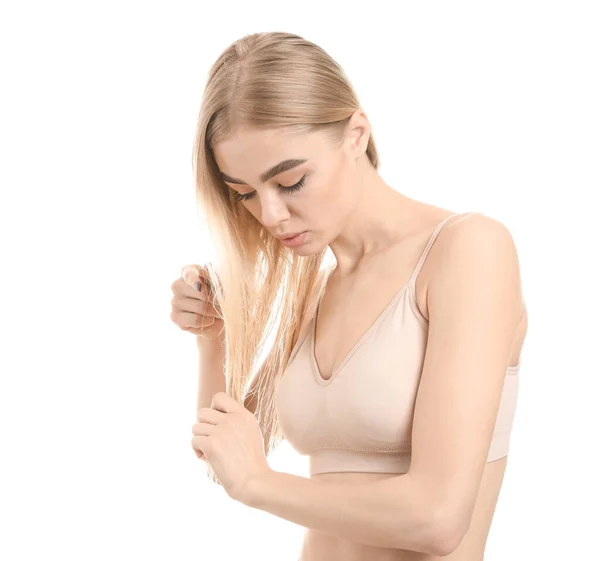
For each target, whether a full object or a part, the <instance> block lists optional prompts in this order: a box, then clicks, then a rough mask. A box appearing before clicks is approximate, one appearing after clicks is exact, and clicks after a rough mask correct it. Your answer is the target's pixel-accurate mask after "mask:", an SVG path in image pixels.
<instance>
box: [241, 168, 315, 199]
mask: <svg viewBox="0 0 600 561" xmlns="http://www.w3.org/2000/svg"><path fill="white" fill-rule="evenodd" d="M306 175H307V174H305V175H303V176H302V179H301V180H300V181H298V183H295V184H294V185H290V186H289V187H287V186H285V185H278V187H279V188H280V189H281V190H282V191H284V192H285V193H293V192H294V191H298V190H299V189H302V187H304V182H305V180H306ZM254 193H256V191H252V193H246V194H245V195H242V194H241V193H236V195H235V199H236V200H237V201H247V200H248V199H251V198H252V197H254Z"/></svg>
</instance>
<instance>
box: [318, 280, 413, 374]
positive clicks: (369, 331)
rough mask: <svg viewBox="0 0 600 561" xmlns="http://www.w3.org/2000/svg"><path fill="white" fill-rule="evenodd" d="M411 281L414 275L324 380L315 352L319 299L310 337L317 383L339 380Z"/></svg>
mask: <svg viewBox="0 0 600 561" xmlns="http://www.w3.org/2000/svg"><path fill="white" fill-rule="evenodd" d="M411 280H412V275H411V278H410V279H409V280H408V281H407V282H405V283H404V284H403V285H402V286H401V287H400V289H399V290H398V291H397V292H396V294H395V295H394V296H393V297H392V299H391V300H390V302H389V303H388V304H387V306H386V307H385V308H384V309H383V311H382V312H381V313H380V314H379V315H378V316H377V318H376V319H375V320H374V321H373V323H372V324H371V325H370V327H369V328H368V329H367V330H366V331H365V332H364V334H363V335H362V336H361V337H360V339H359V340H358V341H357V342H356V344H355V345H354V346H353V347H352V349H351V350H350V352H349V353H348V354H347V355H346V356H345V357H344V360H342V362H341V363H340V365H339V366H338V367H336V368H335V369H334V371H333V372H332V373H331V376H330V377H329V378H323V375H322V374H321V369H320V368H319V364H318V363H317V356H316V352H315V347H316V339H317V320H318V317H319V308H320V307H321V300H322V296H321V298H320V299H319V302H318V303H317V309H316V312H315V315H314V318H313V325H312V329H311V337H310V360H311V364H312V366H313V370H314V373H315V377H316V378H317V381H318V382H319V383H320V384H322V385H329V384H330V383H331V382H332V381H333V380H334V379H335V378H337V377H338V376H339V374H340V372H341V371H342V369H343V368H344V366H346V364H347V363H348V361H349V360H350V359H351V358H352V355H353V354H354V353H355V352H356V351H357V350H358V349H359V347H360V346H361V345H362V343H363V342H364V340H365V339H366V338H367V337H368V336H369V335H370V334H371V333H372V332H373V331H374V329H375V327H377V325H378V324H379V323H380V322H381V321H382V320H383V318H384V317H385V315H386V313H387V312H388V310H390V308H391V307H392V306H393V305H394V304H395V303H396V301H397V300H398V299H399V298H400V296H401V295H402V294H403V292H404V291H405V289H407V288H408V286H409V284H410V282H411ZM323 294H324V292H323Z"/></svg>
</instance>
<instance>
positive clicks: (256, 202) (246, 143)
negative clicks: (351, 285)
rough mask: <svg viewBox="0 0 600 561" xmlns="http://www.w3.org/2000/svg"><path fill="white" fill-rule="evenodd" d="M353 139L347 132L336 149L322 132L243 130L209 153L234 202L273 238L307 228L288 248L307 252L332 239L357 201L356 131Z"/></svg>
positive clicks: (314, 250) (357, 150)
mask: <svg viewBox="0 0 600 561" xmlns="http://www.w3.org/2000/svg"><path fill="white" fill-rule="evenodd" d="M351 122H352V121H351ZM347 131H352V129H351V127H349V128H347ZM355 138H356V137H355V135H353V134H347V136H346V139H345V140H344V144H343V145H342V146H340V147H338V148H335V147H333V146H332V145H331V144H330V141H329V140H328V139H327V137H326V136H325V133H323V132H321V131H319V132H316V133H312V134H310V135H290V134H289V133H287V134H286V133H282V132H281V131H274V130H257V129H243V130H239V131H238V132H237V133H236V134H235V136H234V137H233V138H232V139H230V140H227V141H223V142H221V143H219V144H217V145H216V146H215V148H214V156H215V160H216V162H217V166H218V167H219V170H220V171H221V174H222V178H223V181H225V183H226V185H227V186H228V187H229V188H230V189H232V190H233V191H235V197H236V199H238V200H239V201H240V202H239V204H242V205H244V206H245V207H246V209H247V210H248V211H249V212H250V213H251V214H252V215H253V216H254V217H255V218H256V220H258V221H259V222H260V223H261V224H262V225H263V226H264V227H265V228H266V229H267V230H268V231H269V232H270V233H271V234H272V235H273V236H277V237H279V236H285V237H287V236H290V235H292V234H298V233H301V232H306V234H305V235H304V236H303V240H302V244H301V245H299V246H295V247H293V249H294V251H295V252H297V253H299V254H302V255H310V254H314V253H317V252H319V251H321V250H322V249H323V248H324V247H325V246H327V245H328V244H329V243H330V242H331V240H333V239H335V237H336V236H337V234H338V233H339V232H340V231H341V230H342V228H343V226H344V224H345V223H346V220H347V218H348V216H349V215H350V214H351V213H352V211H353V210H354V206H355V204H356V201H357V200H358V192H359V191H358V189H359V177H358V173H357V171H356V166H357V161H356V160H357V158H358V157H359V155H360V154H364V149H363V150H362V151H361V150H360V148H357V146H356V144H357V142H359V141H360V143H361V144H363V141H362V140H361V139H360V135H358V139H357V140H355ZM365 145H366V143H365ZM286 162H288V163H286ZM279 164H281V166H279ZM274 166H275V168H274ZM269 172H270V173H269Z"/></svg>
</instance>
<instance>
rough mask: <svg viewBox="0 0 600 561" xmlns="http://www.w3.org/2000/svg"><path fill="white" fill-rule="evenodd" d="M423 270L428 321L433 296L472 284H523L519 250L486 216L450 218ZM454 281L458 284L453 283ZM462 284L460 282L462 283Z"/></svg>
mask: <svg viewBox="0 0 600 561" xmlns="http://www.w3.org/2000/svg"><path fill="white" fill-rule="evenodd" d="M426 265H427V267H424V269H426V270H424V273H425V274H424V275H423V277H424V279H423V280H424V286H423V292H422V299H421V298H420V299H419V300H420V303H422V304H421V305H424V308H425V309H426V313H427V315H426V317H427V318H428V317H429V312H430V309H429V308H430V306H431V305H432V294H437V295H438V297H439V296H440V293H442V294H443V297H449V295H448V294H447V293H446V292H447V291H448V290H451V288H450V287H451V286H454V287H455V288H456V287H457V286H462V287H466V286H470V285H471V284H472V283H477V282H485V283H486V284H488V285H489V284H490V283H492V282H507V281H508V282H510V283H511V284H513V286H517V285H519V284H520V272H519V261H518V255H517V248H516V245H515V242H514V239H513V236H512V234H511V232H510V230H509V229H508V227H507V226H506V225H505V224H504V223H502V222H501V221H500V220H497V219H495V218H492V217H490V216H487V215H485V214H483V213H480V212H478V213H475V214H470V215H466V216H465V215H463V216H459V217H456V218H451V219H450V220H449V221H448V223H446V224H445V225H444V226H443V228H442V229H441V231H440V233H439V235H438V237H437V239H436V240H435V243H434V244H433V246H432V248H431V252H430V255H429V257H428V259H427V261H426ZM452 279H455V280H456V282H450V281H451V280H452ZM459 281H460V282H459Z"/></svg>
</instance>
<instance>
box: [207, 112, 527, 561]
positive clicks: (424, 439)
mask: <svg viewBox="0 0 600 561" xmlns="http://www.w3.org/2000/svg"><path fill="white" fill-rule="evenodd" d="M369 134H370V125H369V122H368V120H367V118H366V115H365V114H364V112H363V111H360V110H359V111H356V112H355V113H354V114H353V116H352V118H351V120H350V122H349V124H348V127H347V134H346V138H345V140H344V143H343V145H342V146H341V147H339V148H335V147H332V146H331V145H329V144H328V141H327V139H326V137H325V136H323V135H322V134H320V133H315V134H313V135H309V136H297V135H286V134H282V133H281V132H275V131H258V130H249V129H245V130H239V131H238V132H237V134H236V135H235V137H234V138H232V139H230V140H228V141H226V142H222V143H220V144H218V145H217V146H215V150H214V154H215V159H216V162H217V165H218V167H219V169H220V170H221V172H223V173H224V174H226V175H227V176H228V177H229V178H237V179H239V180H241V182H238V183H233V182H226V184H227V185H228V186H229V188H231V189H233V190H235V191H236V192H237V194H238V195H246V196H248V197H247V199H246V200H243V201H240V204H243V205H244V206H245V207H246V208H247V209H248V211H249V212H250V213H252V215H253V216H254V217H255V218H256V219H257V220H259V221H260V222H261V223H262V224H263V225H264V226H265V227H266V228H267V229H268V230H269V231H270V232H271V233H272V234H274V235H278V234H284V233H296V232H302V231H305V230H308V236H307V238H306V243H305V244H304V245H302V246H300V247H298V248H295V249H294V251H295V252H296V253H298V254H300V255H311V254H313V253H315V252H318V251H321V250H322V249H323V248H324V247H325V246H326V245H329V246H330V248H331V250H332V251H333V253H334V255H335V258H336V262H337V265H336V269H335V272H334V273H333V274H332V276H331V277H330V279H329V281H328V284H327V289H326V292H325V294H324V297H323V300H322V302H321V309H320V313H319V325H318V328H317V333H318V334H319V335H320V336H318V337H317V344H316V346H315V354H316V358H317V362H318V364H319V365H320V368H321V370H322V372H324V373H328V372H331V371H333V370H335V368H336V366H337V365H338V364H339V363H340V361H342V360H343V359H344V357H345V356H346V354H347V352H348V351H349V350H350V349H351V348H352V347H353V345H354V343H356V341H357V340H358V339H359V338H360V335H361V334H362V333H364V332H365V331H366V330H367V328H368V327H369V325H370V324H371V323H372V321H373V319H374V318H375V317H377V314H378V313H379V312H380V311H381V310H382V309H383V308H384V307H385V304H386V303H387V302H389V300H390V299H391V297H392V296H393V295H394V294H395V291H396V290H397V289H398V287H399V286H401V285H402V283H403V282H406V280H408V276H409V275H410V273H411V271H412V269H413V267H414V266H415V264H416V261H417V259H418V256H419V254H420V252H421V251H422V250H423V248H424V245H425V243H426V241H427V239H428V238H429V235H430V234H431V232H432V231H433V228H434V227H435V226H436V225H437V224H438V223H439V222H441V220H443V219H444V218H445V217H446V216H449V215H450V214H453V213H452V212H450V211H448V210H445V209H440V208H438V207H435V206H433V205H429V204H426V203H422V202H419V201H416V200H414V199H410V198H409V197H406V196H404V195H402V194H401V193H399V192H397V191H396V190H394V189H392V188H391V187H390V186H388V185H387V184H386V183H385V182H384V181H383V180H382V178H381V177H380V176H379V174H378V172H377V171H376V170H374V169H373V168H372V167H371V165H370V163H369V161H368V159H367V157H366V154H365V150H366V147H367V141H368V138H369ZM290 158H302V159H306V160H307V161H306V162H305V163H303V164H301V165H299V166H296V167H294V168H293V169H290V170H287V171H284V172H282V173H280V174H278V175H276V176H274V177H272V178H270V179H268V180H266V181H261V178H260V175H261V174H262V173H263V172H265V171H266V170H267V169H269V168H270V167H272V166H274V165H275V164H277V163H279V162H280V161H282V160H286V159H290ZM302 178H304V184H303V186H302V188H300V189H299V190H296V191H293V192H285V191H284V187H286V186H287V187H289V186H293V185H294V184H296V183H298V182H299V181H300V180H302ZM374 287H376V290H374ZM416 302H417V305H418V308H419V311H420V313H421V314H422V316H423V318H424V319H425V321H428V322H429V337H428V345H427V352H426V356H425V362H424V367H423V373H422V378H421V384H420V389H419V394H418V398H417V403H416V408H415V415H414V423H413V433H412V444H413V449H412V462H411V468H410V471H409V473H407V474H402V475H398V474H368V473H329V474H322V475H319V476H313V478H311V479H306V478H302V477H297V476H294V475H290V474H283V473H279V472H272V471H267V472H266V473H265V476H264V477H262V478H259V479H257V480H255V482H254V483H255V484H254V485H253V486H252V487H251V488H249V489H248V490H247V491H248V492H247V493H246V494H245V495H244V502H246V503H247V504H249V505H251V506H253V507H255V508H260V509H262V510H265V511H267V512H271V513H272V514H275V515H276V516H279V517H281V518H285V519H287V520H290V521H292V522H295V523H297V524H301V525H303V526H305V527H306V528H307V532H306V535H305V542H304V547H303V551H302V561H319V560H320V559H323V558H328V559H331V560H332V561H336V560H337V559H340V560H341V559H344V560H347V561H359V560H361V559H364V558H367V557H368V558H369V559H372V560H374V561H384V560H389V559H394V560H395V561H408V560H411V561H413V560H419V561H425V560H430V559H435V558H436V557H437V556H441V555H444V556H445V559H450V560H452V561H458V560H465V561H467V560H468V561H475V560H476V559H481V558H482V557H483V549H484V547H485V540H486V538H487V534H488V531H489V527H490V524H491V520H492V517H493V512H494V509H495V505H496V501H497V498H498V493H499V490H500V486H501V483H502V478H503V475H504V470H505V467H506V461H507V458H506V457H504V458H502V459H500V460H497V461H495V462H490V463H486V457H487V449H488V447H489V443H490V439H491V436H492V430H493V427H494V421H495V418H496V413H497V408H498V405H499V401H500V396H501V390H502V384H503V381H504V376H505V373H506V367H507V366H508V365H509V364H510V365H515V364H517V363H518V362H519V357H520V352H521V347H522V345H523V340H524V337H525V332H526V328H527V315H526V311H525V309H524V305H523V300H522V294H521V287H520V274H519V265H518V258H517V253H516V248H515V246H514V243H513V240H512V237H511V235H510V232H508V230H507V229H506V227H505V226H504V225H503V224H501V223H500V222H498V221H496V220H494V219H491V218H489V217H487V216H484V215H473V216H469V217H467V218H466V219H464V220H456V221H455V219H454V218H451V219H450V220H449V222H448V223H447V224H446V225H445V226H444V228H443V229H442V231H441V233H440V235H439V237H438V239H437V241H436V243H435V244H434V246H433V247H432V250H431V252H430V254H429V257H428V259H427V260H426V262H425V264H424V267H423V269H422V271H421V274H420V275H419V277H418V278H417V284H416ZM352 317H354V318H356V317H358V318H361V319H360V321H354V322H352V321H348V318H352ZM482 373H485V376H483V375H482ZM448 396H451V399H449V398H448ZM415 505H419V508H415ZM382 514H383V516H382Z"/></svg>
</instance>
